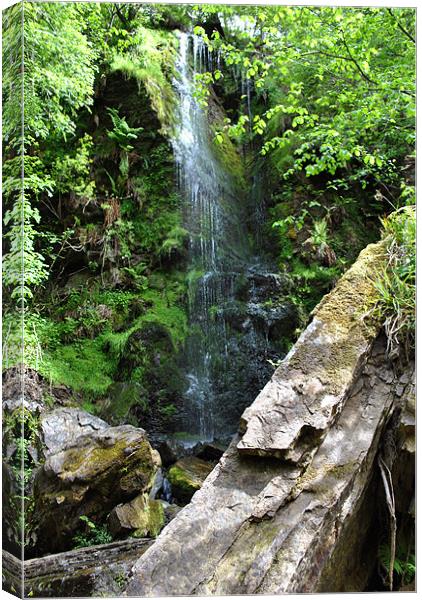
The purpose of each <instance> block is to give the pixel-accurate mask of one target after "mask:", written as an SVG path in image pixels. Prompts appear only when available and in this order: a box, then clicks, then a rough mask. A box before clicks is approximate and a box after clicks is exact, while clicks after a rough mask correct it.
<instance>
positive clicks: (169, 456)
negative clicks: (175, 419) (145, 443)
mask: <svg viewBox="0 0 422 600" xmlns="http://www.w3.org/2000/svg"><path fill="white" fill-rule="evenodd" d="M154 448H156V449H157V450H158V452H159V453H160V456H161V461H162V463H163V467H168V466H170V465H172V464H174V463H175V462H176V461H178V460H179V458H182V457H183V456H186V455H187V454H189V453H190V451H189V449H188V448H186V446H184V445H183V444H182V443H181V442H180V441H178V440H176V439H172V438H166V439H161V440H160V439H156V440H155V442H154Z"/></svg>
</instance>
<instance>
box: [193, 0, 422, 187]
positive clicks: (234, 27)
mask: <svg viewBox="0 0 422 600" xmlns="http://www.w3.org/2000/svg"><path fill="white" fill-rule="evenodd" d="M200 10H201V12H204V13H205V14H210V13H211V14H212V13H213V9H212V8H211V7H209V6H205V7H201V9H200ZM234 14H235V15H236V16H237V22H236V23H234V22H233V19H231V15H234ZM225 18H226V22H225V37H224V38H222V37H221V36H220V35H213V34H211V35H210V33H209V32H208V34H207V33H205V30H204V29H203V28H201V27H199V28H197V29H196V31H197V33H198V35H202V37H203V38H204V40H205V42H206V43H207V45H208V46H209V47H211V48H212V49H218V50H219V51H220V52H221V53H222V56H223V57H224V60H225V64H226V65H227V66H230V65H237V68H239V69H241V70H242V72H243V74H244V77H246V78H248V79H249V80H250V81H251V82H252V84H253V86H254V89H255V92H256V96H257V100H258V101H260V100H262V101H261V102H260V103H259V104H258V102H256V103H255V107H256V108H255V114H254V115H253V119H252V123H249V122H248V121H249V119H248V118H245V117H246V115H243V114H241V115H240V116H239V118H238V120H237V122H235V123H233V122H228V123H226V125H225V130H226V131H227V132H228V133H229V134H230V135H235V136H239V134H241V133H242V132H243V134H244V136H247V135H249V133H250V130H249V127H250V125H252V133H253V134H254V135H255V137H257V138H258V139H260V141H261V143H262V154H263V155H267V154H270V155H271V157H270V158H271V160H272V161H273V164H274V166H276V168H277V167H278V166H279V167H280V174H281V176H282V177H283V178H285V179H290V178H292V177H293V176H298V175H306V176H307V177H312V176H316V175H319V174H324V175H326V176H327V177H328V180H329V181H330V178H332V177H338V175H339V173H342V172H346V178H345V181H346V182H347V185H348V186H349V187H351V186H352V185H354V183H355V182H356V183H357V184H358V185H359V186H360V187H361V188H362V189H365V188H366V187H367V186H368V185H369V184H372V185H373V184H374V183H378V182H380V181H382V182H383V184H384V186H386V188H387V190H388V197H389V198H390V199H391V198H392V197H393V195H394V188H395V187H396V186H399V185H400V181H401V180H402V178H403V174H402V171H401V167H402V165H403V160H404V158H405V157H406V155H407V154H411V153H412V150H413V147H414V135H415V131H414V115H415V33H414V32H415V11H414V10H413V9H401V8H394V9H387V8H342V7H317V8H315V7H305V8H302V7H276V6H274V7H264V6H259V7H243V9H242V8H240V7H238V6H236V7H226V15H225ZM242 19H243V21H244V22H245V23H246V25H245V27H242V25H241V21H242ZM216 33H217V32H214V34H216ZM397 57H400V60H397ZM206 76H207V75H206V74H205V75H202V77H203V78H204V77H206ZM208 79H209V81H208V83H210V82H212V80H213V77H212V73H211V74H209V76H208ZM280 151H283V152H284V154H282V155H281V156H282V158H283V160H282V162H281V164H278V163H279V159H280V154H279V152H280Z"/></svg>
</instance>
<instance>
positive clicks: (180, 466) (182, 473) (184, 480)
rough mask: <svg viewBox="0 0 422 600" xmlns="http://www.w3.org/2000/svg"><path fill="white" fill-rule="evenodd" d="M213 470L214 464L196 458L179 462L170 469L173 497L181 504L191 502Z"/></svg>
mask: <svg viewBox="0 0 422 600" xmlns="http://www.w3.org/2000/svg"><path fill="white" fill-rule="evenodd" d="M212 469H213V465H212V464H210V463H208V462H205V461H204V460H201V459H200V458H197V457H195V456H187V457H185V458H182V459H180V460H178V461H177V463H176V464H174V465H173V466H172V467H170V469H169V472H168V475H167V477H168V480H169V481H170V484H171V487H172V493H173V496H174V497H175V498H176V499H177V500H179V501H180V502H184V503H186V502H189V500H190V499H191V498H192V496H193V494H194V493H195V492H196V491H197V490H199V489H200V488H201V486H202V484H203V483H204V480H205V479H206V477H207V476H208V475H209V473H210V472H211V471H212Z"/></svg>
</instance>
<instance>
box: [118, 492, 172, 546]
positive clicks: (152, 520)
mask: <svg viewBox="0 0 422 600" xmlns="http://www.w3.org/2000/svg"><path fill="white" fill-rule="evenodd" d="M164 521H165V517H164V508H163V505H162V503H161V502H160V501H159V500H153V499H151V498H149V496H148V494H146V493H143V494H139V496H137V497H136V498H135V499H134V500H132V501H131V502H128V503H127V504H119V505H118V506H116V507H115V508H114V509H113V510H112V512H111V513H110V516H109V519H108V523H109V528H110V531H111V533H112V535H113V536H114V537H119V536H121V535H124V534H127V533H129V532H131V534H132V535H133V536H134V537H157V535H158V534H159V533H160V531H161V529H162V528H163V526H164Z"/></svg>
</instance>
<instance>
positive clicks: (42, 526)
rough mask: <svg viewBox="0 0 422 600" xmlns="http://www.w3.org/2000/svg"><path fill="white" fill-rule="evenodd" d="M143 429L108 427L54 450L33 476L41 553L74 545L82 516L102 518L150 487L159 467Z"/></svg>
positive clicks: (34, 525)
mask: <svg viewBox="0 0 422 600" xmlns="http://www.w3.org/2000/svg"><path fill="white" fill-rule="evenodd" d="M160 465H161V461H160V457H159V454H158V452H157V451H156V450H154V449H153V448H152V447H151V446H150V444H149V442H148V439H147V437H146V434H145V431H144V430H143V429H138V428H136V427H132V426H131V425H122V426H119V427H108V428H103V429H100V430H98V431H94V432H92V433H90V434H87V435H83V436H80V437H79V438H77V439H76V440H73V441H72V442H71V444H70V445H69V446H68V447H66V448H65V449H63V450H61V451H59V452H57V453H55V454H52V455H50V456H49V457H48V458H47V460H46V462H45V464H44V465H43V466H42V467H41V468H40V469H39V470H38V472H37V475H36V477H35V481H34V513H33V514H34V517H33V521H34V522H33V523H31V526H32V529H33V530H34V532H35V537H36V540H35V539H34V541H35V548H36V550H37V552H57V551H62V550H67V549H69V548H70V547H72V538H73V535H74V534H75V532H76V531H77V530H78V528H79V526H80V517H81V516H87V517H89V518H90V519H92V520H94V522H100V521H101V520H102V519H103V518H104V517H105V516H106V515H107V514H108V513H109V512H110V510H111V509H112V508H113V507H114V506H116V505H117V504H119V503H122V502H126V501H129V500H131V498H133V497H134V496H136V495H138V494H139V493H144V492H148V491H149V490H150V489H151V486H152V483H153V480H154V476H155V473H156V471H157V469H158V468H159V467H160Z"/></svg>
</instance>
